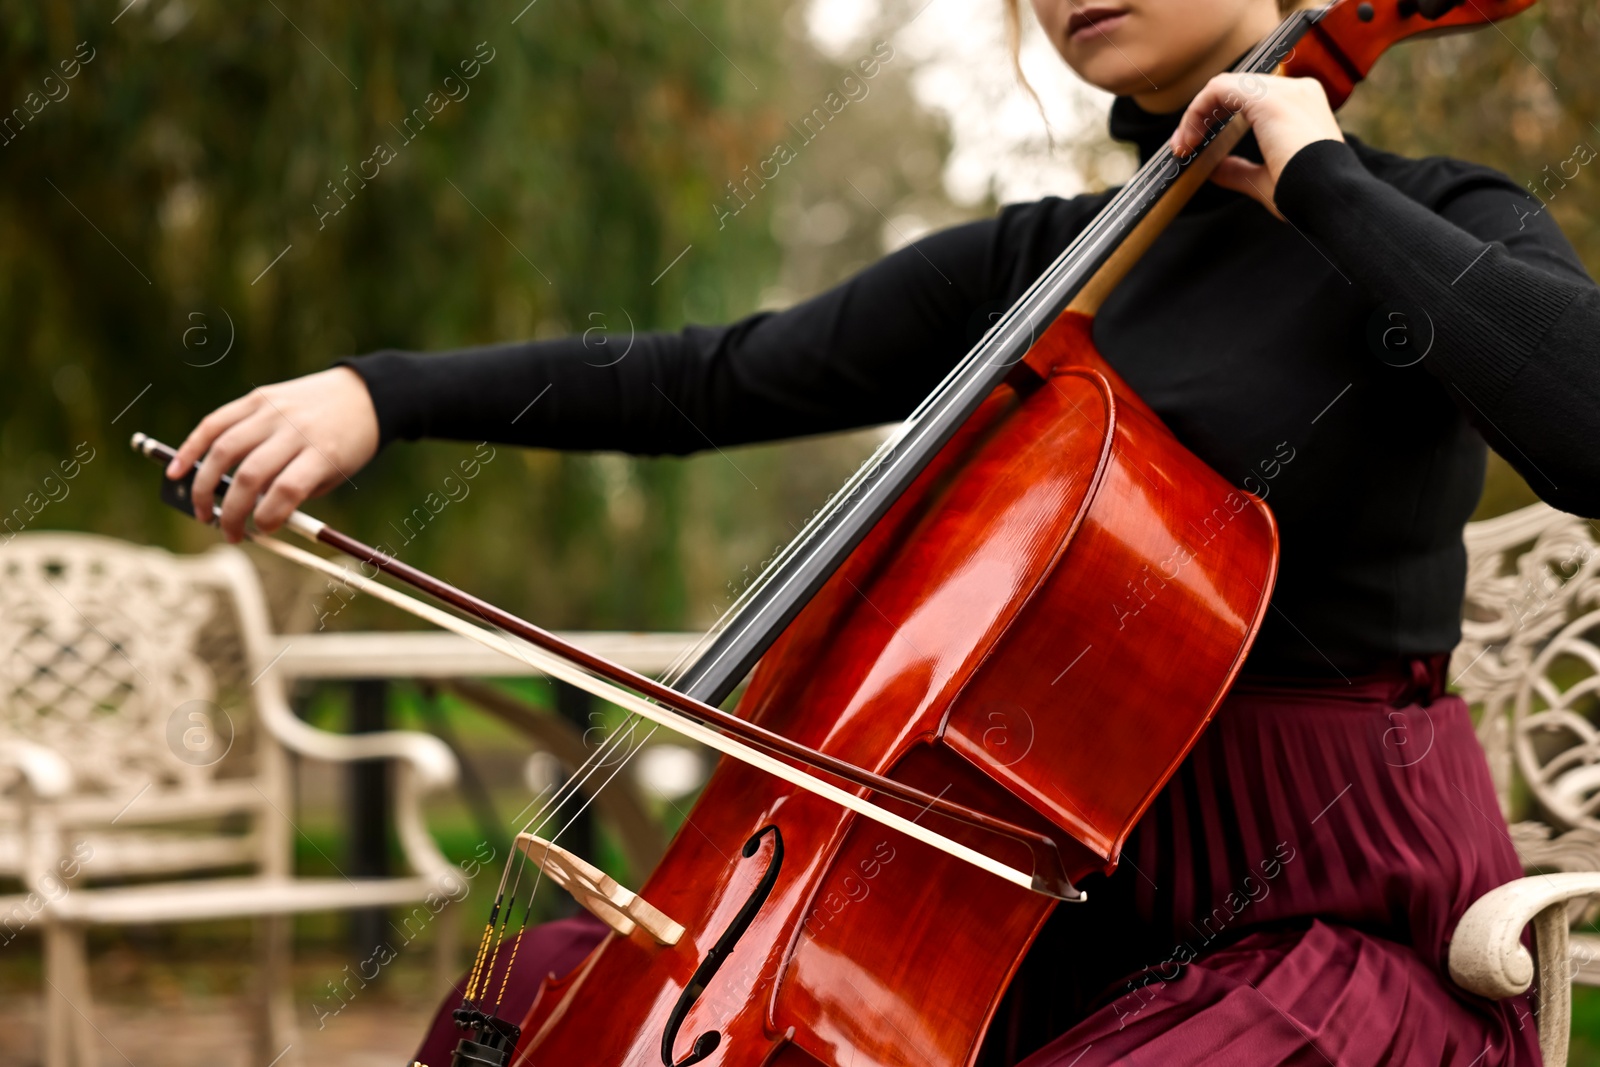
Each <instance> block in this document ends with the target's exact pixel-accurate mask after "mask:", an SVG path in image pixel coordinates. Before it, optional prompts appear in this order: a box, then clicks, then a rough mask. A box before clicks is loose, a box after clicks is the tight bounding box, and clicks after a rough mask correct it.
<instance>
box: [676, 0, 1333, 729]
mask: <svg viewBox="0 0 1600 1067" xmlns="http://www.w3.org/2000/svg"><path fill="white" fill-rule="evenodd" d="M1325 10H1326V9H1324V8H1317V9H1313V10H1302V11H1295V12H1292V13H1290V14H1289V16H1288V17H1287V18H1285V19H1284V21H1283V22H1282V23H1281V24H1280V25H1279V26H1278V28H1277V29H1276V30H1275V31H1274V32H1273V33H1272V34H1270V35H1269V36H1268V37H1267V38H1266V39H1265V40H1263V41H1262V42H1261V43H1260V44H1259V45H1257V46H1256V47H1255V48H1254V49H1253V50H1251V52H1250V53H1249V54H1248V55H1247V56H1245V58H1244V59H1242V60H1240V61H1239V63H1238V64H1237V65H1236V66H1235V67H1234V70H1235V71H1236V72H1238V73H1256V74H1267V73H1271V72H1273V71H1275V70H1276V69H1277V68H1278V65H1279V64H1280V63H1281V62H1282V61H1283V59H1284V57H1285V56H1287V55H1288V54H1289V53H1290V51H1291V50H1292V49H1293V48H1294V46H1295V44H1296V43H1297V42H1298V41H1299V40H1300V39H1301V38H1302V37H1303V36H1304V35H1305V34H1306V32H1307V31H1308V30H1309V29H1310V28H1311V26H1313V25H1314V24H1315V23H1316V21H1317V20H1318V19H1319V18H1320V17H1321V16H1322V14H1323V12H1324V11H1325ZM1242 125H1243V124H1242V123H1240V122H1236V121H1232V119H1231V116H1219V118H1218V121H1217V123H1216V126H1215V128H1214V129H1213V130H1212V132H1211V140H1210V142H1209V143H1208V145H1207V147H1206V149H1205V150H1204V151H1200V152H1196V153H1194V154H1192V155H1190V156H1188V157H1187V158H1185V159H1179V158H1178V157H1177V156H1176V155H1175V154H1174V153H1173V151H1172V149H1171V148H1170V147H1166V148H1162V149H1161V150H1160V151H1159V152H1157V153H1156V154H1155V155H1154V156H1152V157H1151V158H1150V160H1149V161H1148V162H1146V163H1145V164H1144V165H1143V166H1141V167H1140V168H1139V170H1138V171H1137V173H1135V174H1134V176H1133V178H1132V179H1131V180H1130V181H1129V182H1128V183H1127V184H1126V185H1125V186H1123V188H1122V189H1121V191H1119V192H1118V193H1117V194H1116V195H1115V196H1114V197H1112V198H1111V200H1110V202H1109V203H1108V204H1107V205H1106V206H1105V208H1103V209H1102V210H1101V211H1100V213H1099V214H1098V215H1096V216H1095V218H1094V220H1093V221H1091V222H1090V223H1089V225H1088V226H1087V227H1085V228H1084V230H1083V232H1082V233H1081V234H1079V236H1078V237H1077V239H1076V240H1074V241H1073V242H1072V243H1071V244H1070V245H1068V246H1067V248H1066V250H1065V251H1063V252H1062V253H1061V255H1060V256H1058V257H1057V258H1056V260H1055V262H1054V263H1052V264H1051V265H1050V267H1049V268H1048V269H1047V270H1046V271H1045V272H1044V273H1043V274H1042V275H1040V276H1039V278H1038V279H1037V280H1036V281H1035V282H1034V283H1033V285H1032V286H1031V287H1029V289H1028V290H1027V292H1025V293H1024V294H1023V295H1022V297H1021V298H1020V299H1018V300H1017V302H1016V303H1015V304H1013V305H1012V307H1011V308H1010V310H1009V311H1007V312H1006V314H1005V315H1004V316H1002V317H1001V319H1000V320H999V321H998V322H997V323H996V324H995V326H994V327H993V328H991V329H990V330H989V332H988V333H987V334H985V335H984V337H983V339H982V340H981V341H979V342H978V344H977V345H976V346H975V347H974V348H973V349H972V351H970V352H969V353H967V355H966V356H965V357H963V358H962V360H961V362H960V363H958V364H957V365H956V367H955V369H954V370H952V371H951V372H950V373H949V374H948V375H947V376H946V377H945V379H944V380H943V381H942V382H940V383H939V385H938V386H937V387H936V388H935V389H934V391H933V392H932V393H931V394H930V395H929V396H928V398H927V399H925V400H924V401H923V402H922V404H921V405H919V406H918V408H917V410H916V411H915V412H913V413H912V415H911V417H910V418H909V419H907V420H906V422H904V423H903V424H902V425H901V426H900V428H899V430H898V431H897V432H896V433H895V434H894V435H893V436H891V437H890V438H889V440H888V441H886V442H884V444H883V445H882V446H881V447H880V448H879V449H878V450H877V452H875V453H874V454H873V455H872V457H871V458H869V459H868V460H867V462H866V463H865V464H863V465H862V467H861V469H860V470H858V471H857V472H856V473H855V475H853V476H852V477H851V479H850V480H849V481H848V482H846V483H845V485H844V486H843V487H842V488H840V489H839V490H838V491H837V492H836V493H835V494H834V496H833V498H832V499H831V500H829V502H828V504H827V505H826V506H825V507H824V508H823V509H822V510H821V511H819V512H818V513H817V515H816V516H815V517H813V518H812V520H811V521H810V522H809V523H807V525H806V527H805V529H803V530H801V531H800V534H799V535H798V536H797V537H796V538H795V539H794V540H793V541H792V542H790V544H789V545H788V547H786V548H785V549H784V550H783V551H782V552H781V553H780V554H779V555H778V556H777V557H776V558H775V559H774V560H773V561H772V563H771V564H769V565H768V567H767V568H766V570H765V571H763V572H762V574H761V577H760V578H759V579H758V580H757V581H756V582H755V583H754V584H753V585H752V586H751V587H750V588H749V589H747V590H746V591H745V593H744V595H742V596H741V597H740V598H739V599H738V601H736V602H735V603H734V605H733V607H732V608H731V609H730V610H729V611H728V613H727V614H725V615H724V616H723V619H722V621H721V622H719V623H718V625H717V626H716V627H715V628H713V629H712V630H711V632H710V633H708V634H707V635H706V637H705V638H704V639H702V641H701V643H700V645H699V646H698V647H697V648H696V650H695V658H694V659H693V661H692V662H690V663H689V664H688V666H687V667H685V668H684V669H682V670H681V671H679V672H677V674H676V675H675V677H674V678H673V681H672V684H673V687H674V688H675V689H677V690H678V691H679V692H681V693H684V694H686V695H688V696H692V697H694V698H695V699H697V700H701V701H704V702H705V703H708V704H713V705H715V704H718V703H720V702H721V701H722V700H723V698H724V697H726V696H727V695H728V694H729V693H730V692H732V691H733V689H734V688H735V687H736V686H737V685H738V684H739V682H740V681H741V680H742V679H743V678H744V676H745V674H746V673H747V672H748V671H749V670H750V668H751V667H753V666H754V665H755V663H756V660H758V659H759V658H760V657H761V654H762V653H763V652H765V651H766V650H767V648H768V647H769V646H770V645H771V644H772V642H773V641H775V640H777V638H778V635H779V634H780V633H782V632H783V629H784V627H785V626H787V625H788V624H789V622H790V620H791V619H793V618H794V617H795V615H797V614H798V613H799V612H800V609H801V608H803V607H804V606H805V605H806V603H807V602H809V601H810V599H811V597H812V596H814V595H815V594H816V592H817V591H818V590H819V589H820V588H821V587H822V585H823V583H824V582H826V581H827V580H828V578H829V576H831V575H832V574H833V573H834V571H835V570H836V569H837V568H838V566H839V565H840V564H841V563H842V562H843V561H844V559H845V558H846V557H847V556H848V555H849V554H850V553H851V551H853V550H854V549H855V547H856V546H857V545H859V544H860V543H861V541H862V539H863V538H865V537H866V535H867V533H868V531H870V530H871V529H872V528H873V526H875V525H876V524H877V522H878V520H879V519H881V518H882V517H883V516H884V514H885V513H886V512H887V511H888V510H889V508H890V507H892V506H893V504H894V502H895V501H896V500H897V499H899V497H900V495H901V494H902V493H903V492H904V491H905V490H906V489H907V488H908V487H909V486H910V485H911V483H912V481H913V480H915V479H916V477H917V475H919V474H920V473H922V471H923V469H924V468H925V467H927V465H928V464H929V462H931V461H932V459H933V457H934V456H935V455H937V454H938V452H939V450H940V449H941V448H943V447H944V445H945V444H946V443H947V442H948V441H949V440H950V439H951V438H952V437H953V436H954V435H955V433H956V431H957V430H958V429H960V428H961V425H962V424H963V423H965V422H966V420H967V419H968V418H969V417H970V416H971V415H972V413H973V412H974V411H976V410H977V408H978V406H979V405H980V404H982V403H983V401H984V399H985V398H986V397H988V395H989V394H990V393H991V392H993V391H994V389H995V388H996V387H997V386H998V385H1000V384H1001V383H1002V382H1003V381H1004V380H1005V378H1006V377H1007V375H1008V374H1010V373H1011V371H1012V369H1013V368H1014V367H1015V366H1016V365H1017V364H1018V363H1019V362H1021V361H1022V358H1023V356H1024V355H1025V354H1026V353H1027V351H1028V349H1029V348H1031V347H1032V345H1033V343H1034V341H1035V340H1037V339H1038V338H1039V337H1040V336H1041V335H1042V334H1043V333H1044V331H1045V330H1046V328H1048V327H1049V325H1050V323H1051V322H1053V321H1054V320H1055V319H1056V317H1057V316H1058V315H1060V314H1061V312H1062V311H1064V310H1066V309H1067V308H1068V306H1069V305H1073V304H1074V301H1075V300H1077V301H1080V304H1079V305H1076V306H1075V307H1078V308H1087V309H1090V310H1092V308H1093V307H1096V306H1098V303H1099V301H1100V300H1101V299H1103V298H1104V296H1105V294H1106V293H1107V292H1109V290H1110V288H1111V286H1113V285H1115V283H1116V282H1117V281H1118V280H1120V279H1121V277H1122V275H1123V274H1124V273H1126V271H1127V270H1128V269H1129V268H1130V267H1131V266H1132V265H1133V263H1134V262H1135V261H1136V260H1137V259H1138V257H1139V255H1141V254H1142V253H1143V251H1144V248H1145V247H1146V246H1148V244H1149V243H1150V241H1152V240H1154V238H1155V235H1156V234H1157V233H1159V232H1160V229H1161V228H1162V227H1163V226H1165V225H1166V222H1167V221H1168V220H1170V219H1171V217H1172V216H1173V215H1175V214H1176V213H1177V210H1178V208H1180V207H1181V206H1182V204H1183V203H1184V202H1185V201H1187V199H1188V198H1189V196H1191V195H1192V194H1193V192H1194V190H1195V189H1196V188H1197V187H1198V186H1199V185H1200V184H1201V183H1203V182H1204V181H1205V179H1206V178H1207V177H1208V176H1209V174H1210V170H1211V168H1213V167H1215V165H1216V163H1217V161H1218V160H1220V159H1221V158H1222V157H1223V156H1225V155H1226V154H1227V151H1228V149H1229V148H1231V147H1232V144H1233V143H1236V142H1237V139H1238V137H1240V136H1242V134H1243V130H1242ZM1230 131H1231V132H1230ZM1146 223H1148V224H1147V225H1146Z"/></svg>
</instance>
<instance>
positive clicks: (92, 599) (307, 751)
mask: <svg viewBox="0 0 1600 1067" xmlns="http://www.w3.org/2000/svg"><path fill="white" fill-rule="evenodd" d="M280 646H281V639H279V638H275V637H274V636H273V635H272V634H271V626H270V622H269V619H268V615H267V610H266V605H265V601H264V600H263V597H262V591H261V587H260V584H259V581H258V579H257V577H256V574H255V571H254V569H253V568H252V566H251V564H250V562H249V560H248V559H247V558H246V557H245V556H244V554H243V553H241V552H240V551H238V550H237V549H234V548H230V547H226V546H219V547H217V548H213V549H211V550H210V551H208V552H206V553H204V554H202V555H199V556H190V557H181V556H175V555H173V554H170V553H168V552H165V551H162V550H160V549H154V548H143V547H137V546H133V545H129V544H126V543H124V542H121V541H117V540H113V539H110V538H105V537H97V536H91V535H87V534H74V533H25V534H21V535H19V536H17V537H15V538H14V539H13V540H12V541H10V542H9V543H7V544H5V545H4V546H0V878H6V879H10V880H14V881H20V882H21V883H22V890H23V891H22V893H21V894H19V895H15V896H10V897H0V942H3V941H10V940H11V939H13V938H15V937H16V936H17V935H18V934H19V933H21V932H22V931H23V930H25V929H27V928H30V927H32V928H36V929H38V930H39V931H40V932H41V934H42V937H43V941H44V952H45V969H44V976H45V982H46V986H45V990H44V993H45V1002H46V1011H45V1012H44V1019H43V1026H44V1042H45V1056H46V1064H47V1067H69V1065H72V1067H81V1065H87V1064H90V1063H92V1062H94V1061H95V1060H96V1059H97V1055H96V1053H97V1046H98V1045H99V1044H100V1043H101V1039H100V1038H99V1037H97V1035H96V1031H95V1027H94V1023H93V1021H92V1014H93V1013H92V1007H91V998H90V995H89V981H88V963H87V956H86V949H85V931H86V929H87V928H88V927H89V926H91V925H125V924H143V923H176V922H193V921H203V920H210V919H223V918H229V917H241V916H250V917H256V918H257V919H258V923H259V925H258V931H259V935H260V945H261V975H260V977H261V992H260V996H259V998H258V1000H257V1004H258V1011H259V1014H258V1018H257V1019H256V1023H257V1025H256V1035H255V1039H256V1045H255V1049H254V1054H255V1058H254V1061H255V1062H256V1063H257V1064H258V1065H260V1067H265V1065H266V1064H268V1063H270V1062H273V1061H274V1060H275V1059H276V1060H277V1062H278V1063H279V1064H280V1065H283V1064H288V1063H290V1062H291V1061H292V1060H293V1059H295V1055H294V1054H293V1053H292V1052H291V1053H290V1054H289V1055H284V1053H285V1050H286V1049H287V1048H289V1046H291V1045H292V1044H293V1043H294V1019H293V1012H292V1009H291V1006H290V1000H289V990H288V977H289V974H288V965H289V949H290V941H289V938H290V932H291V928H290V916H292V915H293V914H294V913H298V912H308V911H331V910H345V909H353V908H367V907H377V906H387V905H401V904H409V903H414V902H421V901H427V900H430V899H432V900H438V899H440V898H441V897H446V898H448V897H450V896H451V895H453V894H454V892H455V891H456V889H457V887H459V886H461V885H463V883H462V881H461V879H462V874H461V872H460V871H459V870H458V869H457V868H456V867H454V866H453V865H452V864H451V863H450V862H449V861H448V860H447V859H446V858H445V856H444V855H443V854H442V853H441V852H440V851H439V849H438V847H437V846H436V845H435V844H434V842H433V840H432V838H431V837H430V836H429V834H428V831H427V828H426V826H425V824H424V822H423V818H422V812H421V808H420V804H419V801H420V798H421V796H422V795H423V794H424V793H425V792H427V791H429V790H433V789H438V788H440V787H443V786H446V785H449V784H450V783H452V782H453V781H454V779H455V775H456V761H455V757H454V756H453V754H452V753H451V752H450V750H449V748H448V747H447V746H446V745H445V744H444V743H443V742H441V741H440V740H438V739H437V738H435V737H432V736H429V735H426V734H419V733H410V732H395V731H389V732H383V733H373V734H362V735H355V736H340V735H336V734H330V733H327V732H325V731H322V730H318V729H315V728H313V727H311V726H309V725H308V724H306V723H305V722H303V721H302V720H300V719H299V718H297V717H296V716H295V715H294V713H293V712H292V711H291V709H290V708H289V705H288V703H287V701H286V699H285V690H284V682H283V679H282V678H281V677H280V671H279V670H278V668H277V666H276V664H275V663H274V662H273V659H272V657H273V655H274V654H275V653H276V651H277V650H279V649H280ZM292 755H293V756H301V757H307V758H311V759H318V760H333V761H350V760H360V759H386V760H393V761H394V763H395V765H396V767H395V769H396V772H397V773H396V774H395V778H394V786H395V822H396V830H397V832H398V837H399V840H400V843H401V846H402V849H403V851H404V854H405V857H406V860H407V863H408V865H409V867H410V872H409V873H408V874H406V875H405V876H403V877H394V878H381V879H362V880H351V879H348V878H342V877H331V878H297V877H295V876H294V873H293V869H292V845H293V838H294V834H295V833H296V829H295V826H294V824H293V822H292V819H293V798H292V790H291V778H290V759H291V756H292ZM430 911H431V909H430ZM455 918H456V916H455V909H454V908H450V907H444V908H442V909H441V910H440V911H439V913H438V915H437V919H436V920H435V921H436V922H437V923H438V930H437V935H436V944H437V945H438V951H439V957H438V959H437V966H438V969H439V971H440V973H442V974H449V973H450V971H451V969H452V966H453V963H452V959H451V955H450V953H451V949H452V948H453V946H454V943H455V941H456V928H455ZM279 1057H282V1058H281V1059H279Z"/></svg>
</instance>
